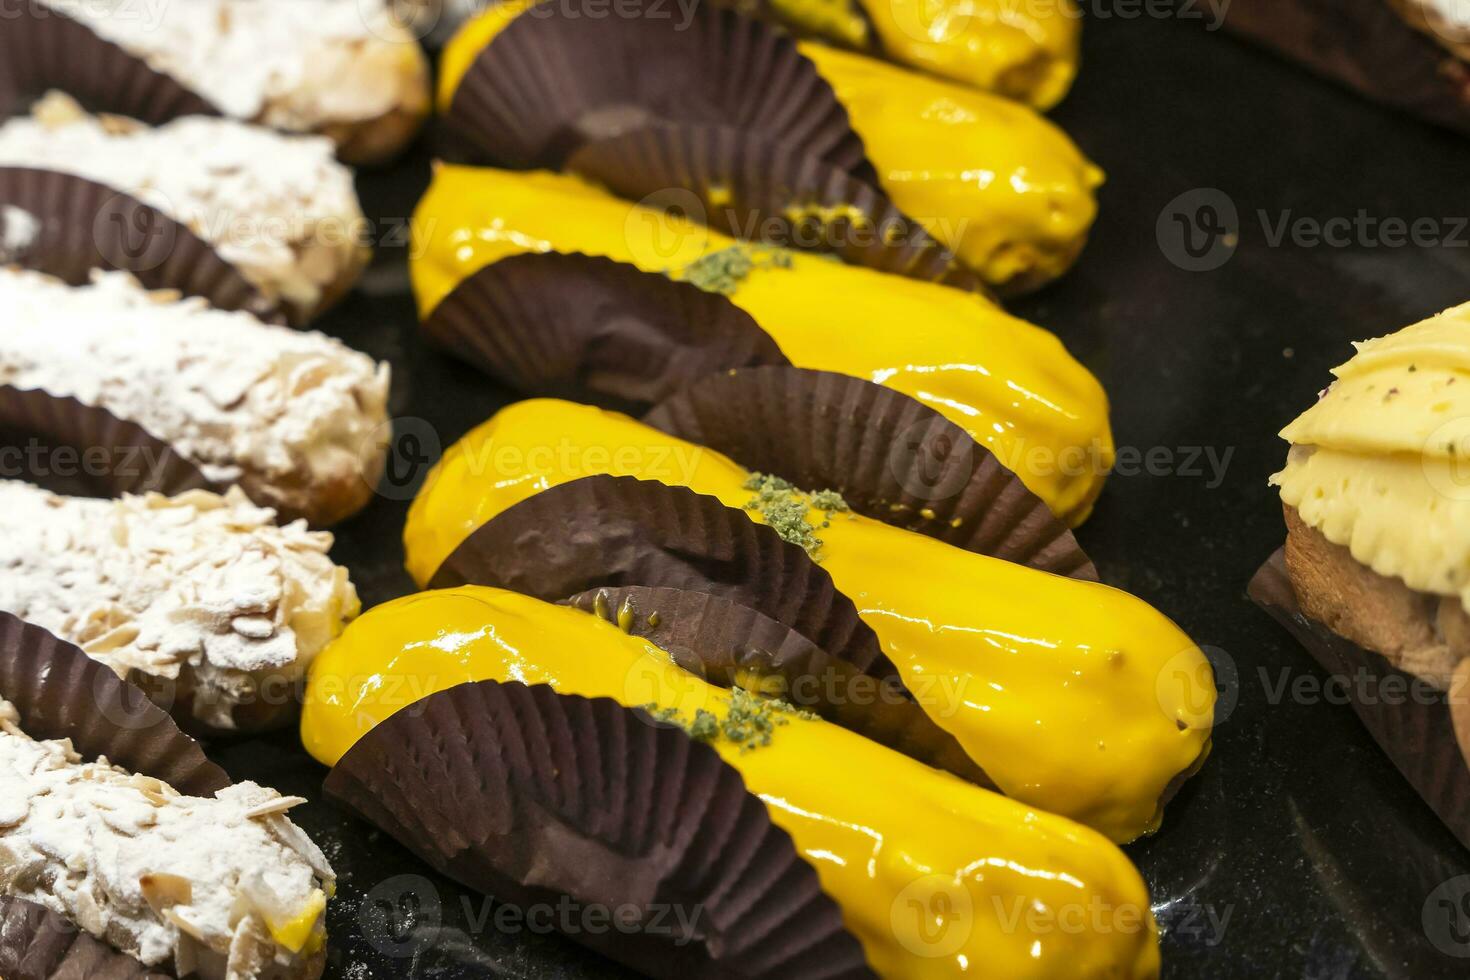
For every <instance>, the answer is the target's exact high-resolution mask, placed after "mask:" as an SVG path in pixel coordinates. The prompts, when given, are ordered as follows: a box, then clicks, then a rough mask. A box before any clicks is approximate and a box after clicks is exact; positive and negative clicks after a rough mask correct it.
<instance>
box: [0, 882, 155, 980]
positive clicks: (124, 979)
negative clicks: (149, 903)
mask: <svg viewBox="0 0 1470 980" xmlns="http://www.w3.org/2000/svg"><path fill="white" fill-rule="evenodd" d="M167 976H168V974H166V973H155V972H154V971H152V970H150V969H148V968H147V967H146V966H144V965H143V964H142V963H140V962H138V961H137V960H135V959H133V958H132V957H131V956H128V955H126V954H125V953H120V952H118V951H117V950H115V949H113V948H112V947H111V946H108V945H107V944H106V943H104V942H101V941H99V940H97V939H94V938H93V937H92V936H91V935H90V934H88V933H86V932H83V931H82V930H80V929H78V928H77V927H76V926H74V925H72V924H71V923H70V922H69V921H67V920H66V919H65V918H64V917H63V916H60V915H57V914H56V913H55V912H52V911H51V910H50V909H47V908H45V907H44V906H41V905H37V904H35V903H34V902H26V901H23V900H21V899H18V898H10V897H8V896H5V895H0V977H4V978H5V980H165V978H166V977H167Z"/></svg>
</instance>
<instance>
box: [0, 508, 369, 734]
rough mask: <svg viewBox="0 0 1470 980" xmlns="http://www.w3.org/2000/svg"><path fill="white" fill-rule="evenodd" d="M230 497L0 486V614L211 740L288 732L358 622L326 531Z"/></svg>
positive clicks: (351, 594) (354, 594)
mask: <svg viewBox="0 0 1470 980" xmlns="http://www.w3.org/2000/svg"><path fill="white" fill-rule="evenodd" d="M274 518H275V515H274V513H273V512H271V511H270V510H267V509H265V508H261V507H256V506H254V505H253V504H251V503H250V502H249V501H248V500H246V499H245V495H244V493H242V492H241V491H240V490H239V489H238V488H231V489H230V490H229V492H227V493H226V494H224V495H223V496H221V495H218V494H213V493H209V492H207V491H203V490H195V491H190V492H188V493H184V494H180V495H178V496H176V497H166V496H163V495H162V494H156V493H150V494H147V495H143V496H133V495H126V496H123V497H122V498H120V499H118V500H98V499H89V498H82V497H63V496H58V495H56V494H53V493H49V492H47V491H46V490H42V489H40V488H38V487H35V486H32V485H30V484H27V483H18V482H14V481H0V610H4V611H6V612H10V613H13V614H15V615H16V616H19V617H20V618H22V619H24V620H26V621H28V622H31V623H35V624H36V625H38V626H43V627H45V628H46V629H48V630H50V631H51V632H52V633H54V634H56V635H57V636H59V637H61V638H62V639H65V640H67V641H69V642H71V643H74V644H76V645H77V646H78V647H80V648H81V649H82V651H83V652H85V653H87V654H88V655H89V656H91V657H92V658H93V659H95V660H98V661H100V662H101V663H103V664H106V665H107V666H108V667H110V668H112V670H113V671H115V672H116V673H117V674H118V676H120V677H123V678H125V679H127V680H130V681H132V682H133V683H134V684H137V685H138V686H139V687H141V688H142V689H143V690H144V691H146V692H148V694H149V695H150V697H152V698H153V699H154V701H155V702H157V703H159V704H160V705H161V706H162V707H164V708H166V709H169V710H171V711H172V713H173V714H174V716H175V718H177V719H178V720H179V721H180V723H181V724H183V725H184V726H185V727H186V728H192V729H195V730H199V731H202V732H206V733H227V732H235V731H247V732H248V731H260V730H264V729H270V728H278V727H282V726H284V725H287V724H290V723H291V722H292V721H293V720H294V719H295V717H296V714H297V706H298V703H299V694H300V687H301V684H302V683H304V680H305V676H306V671H307V668H308V667H309V666H310V665H311V662H312V660H313V659H314V658H315V657H316V655H317V653H318V652H320V651H321V650H322V648H324V647H325V646H326V645H327V644H328V643H329V642H330V641H331V640H332V639H333V638H335V637H336V636H337V635H338V634H339V633H340V632H341V631H342V629H343V627H344V626H346V624H347V623H348V622H349V621H350V620H352V619H353V618H354V617H356V615H357V613H358V611H359V609H360V603H359V602H358V598H357V591H356V589H354V588H353V586H352V583H351V581H349V579H348V575H347V569H345V568H342V567H340V566H338V565H334V564H333V563H332V561H331V559H330V558H329V557H328V551H329V550H330V548H331V546H332V536H331V535H330V534H329V533H327V532H323V531H309V530H307V529H306V527H305V526H304V525H303V524H301V523H300V522H296V523H292V524H287V525H285V526H278V525H277V524H276V523H275V520H274Z"/></svg>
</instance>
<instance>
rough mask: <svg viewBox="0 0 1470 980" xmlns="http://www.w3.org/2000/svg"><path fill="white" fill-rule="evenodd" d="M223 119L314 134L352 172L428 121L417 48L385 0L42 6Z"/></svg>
mask: <svg viewBox="0 0 1470 980" xmlns="http://www.w3.org/2000/svg"><path fill="white" fill-rule="evenodd" d="M41 2H42V3H44V4H45V5H46V6H48V7H50V8H52V9H54V10H59V11H61V12H62V13H64V14H66V15H67V16H69V17H72V18H74V19H76V20H78V21H80V22H82V23H83V24H85V25H86V26H88V27H89V28H91V29H92V30H93V31H94V32H96V33H97V34H98V35H99V36H100V37H102V38H103V39H105V40H108V41H111V42H112V43H114V44H116V45H118V46H119V47H121V48H123V49H124V50H126V51H128V52H129V53H131V54H133V55H135V56H137V57H139V58H141V59H142V60H143V61H145V62H146V63H147V64H148V65H149V67H151V68H153V69H154V70H156V71H159V72H162V73H164V74H166V75H170V76H172V77H173V78H174V79H175V80H177V81H178V82H180V83H181V84H182V85H184V87H186V88H188V89H190V90H192V91H194V92H196V93H198V94H199V95H200V96H202V97H203V98H204V99H205V100H206V101H208V102H209V103H210V104H212V105H214V106H215V107H217V108H218V109H219V110H220V111H221V112H222V113H223V114H224V115H227V116H232V117H234V118H236V119H244V120H249V121H251V122H258V123H261V124H262V125H265V126H271V127H274V128H276V129H283V130H287V131H289V132H296V133H320V134H322V135H324V136H328V137H330V138H331V139H332V140H333V142H335V143H336V144H337V146H338V149H339V152H340V153H341V155H342V157H343V159H345V160H348V161H349V162H363V163H367V162H375V161H380V160H383V159H386V158H387V157H390V156H392V155H393V154H395V153H397V152H398V151H399V150H401V149H402V148H403V147H404V146H405V145H407V144H408V142H409V141H410V140H411V139H412V138H413V136H414V134H415V133H416V132H417V131H418V128H419V126H420V124H421V123H422V122H423V120H424V117H425V116H427V114H428V110H429V69H428V63H427V60H426V59H425V57H424V54H423V51H422V49H420V47H419V45H418V42H417V40H416V39H415V38H414V37H413V35H412V34H411V33H410V32H409V31H408V30H407V29H406V28H405V27H403V26H402V25H400V24H399V23H397V22H396V21H395V19H394V17H393V15H392V13H391V12H390V10H389V9H388V5H387V4H386V3H385V2H383V0H291V2H290V3H280V2H277V0H187V2H183V3H167V4H162V5H158V4H151V5H146V4H138V3H137V2H135V0H41Z"/></svg>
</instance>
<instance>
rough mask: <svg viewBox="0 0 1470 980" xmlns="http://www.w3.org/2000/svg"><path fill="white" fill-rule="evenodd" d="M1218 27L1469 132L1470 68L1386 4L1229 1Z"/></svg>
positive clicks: (1365, 0)
mask: <svg viewBox="0 0 1470 980" xmlns="http://www.w3.org/2000/svg"><path fill="white" fill-rule="evenodd" d="M1224 23H1225V27H1226V28H1227V29H1228V30H1231V31H1233V32H1235V33H1236V34H1239V35H1240V36H1242V37H1246V38H1249V39H1251V40H1253V41H1255V42H1257V43H1259V44H1261V45H1263V46H1265V47H1267V48H1270V49H1271V50H1273V51H1275V52H1277V53H1278V54H1281V55H1284V56H1286V57H1288V58H1291V59H1292V60H1295V61H1299V62H1301V63H1302V64H1304V65H1306V66H1307V67H1308V68H1310V69H1312V70H1313V71H1315V72H1317V73H1318V74H1320V75H1324V76H1326V77H1327V78H1331V79H1333V80H1334V81H1337V82H1340V83H1342V84H1344V85H1346V86H1348V87H1350V88H1353V89H1356V90H1357V91H1358V92H1360V93H1362V94H1363V95H1366V96H1367V97H1368V98H1370V99H1372V100H1373V101H1375V102H1379V103H1382V104H1384V105H1387V106H1390V107H1392V108H1395V109H1400V110H1404V111H1407V112H1410V113H1413V114H1414V115H1417V116H1419V117H1421V118H1423V119H1427V120H1429V121H1431V122H1434V123H1438V124H1439V125H1441V126H1447V127H1449V128H1451V129H1455V130H1458V131H1460V132H1462V133H1467V134H1470V63H1467V62H1466V61H1464V60H1462V59H1460V58H1457V57H1456V56H1455V55H1454V54H1453V53H1451V52H1450V51H1448V50H1446V49H1445V48H1443V47H1441V46H1440V45H1439V44H1437V43H1436V42H1435V40H1434V39H1433V38H1432V37H1431V36H1429V35H1427V34H1425V33H1421V32H1420V31H1418V30H1415V28H1414V27H1413V26H1411V25H1410V23H1409V22H1407V21H1406V20H1405V19H1404V18H1403V17H1402V16H1400V14H1398V13H1397V12H1395V11H1394V9H1393V7H1392V6H1391V5H1390V4H1389V3H1388V2H1386V0H1234V2H1233V3H1232V4H1231V6H1230V12H1229V16H1227V17H1226V18H1225V22H1224Z"/></svg>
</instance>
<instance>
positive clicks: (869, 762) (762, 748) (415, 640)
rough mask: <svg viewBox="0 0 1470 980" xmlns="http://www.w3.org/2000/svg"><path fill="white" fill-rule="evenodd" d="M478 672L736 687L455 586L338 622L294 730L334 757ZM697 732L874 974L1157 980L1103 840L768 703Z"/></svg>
mask: <svg viewBox="0 0 1470 980" xmlns="http://www.w3.org/2000/svg"><path fill="white" fill-rule="evenodd" d="M481 680H498V681H502V682H504V681H520V682H523V683H526V684H549V685H551V686H553V687H554V688H555V689H556V690H557V691H559V692H561V693H564V694H579V695H582V696H585V697H609V698H613V699H614V700H617V701H619V702H621V703H622V704H624V705H626V706H629V707H644V708H648V709H649V710H656V709H661V710H664V711H671V712H674V713H675V714H676V715H678V716H679V717H681V718H685V719H693V718H696V717H699V716H700V713H701V712H708V713H709V715H710V716H712V718H709V719H708V720H711V721H713V722H714V723H715V724H716V725H720V724H721V723H722V722H723V721H724V720H725V719H726V717H727V716H728V714H729V712H730V711H731V706H732V703H733V702H734V701H735V700H736V698H737V695H736V694H732V693H731V692H729V691H722V690H720V689H718V688H714V687H712V686H710V685H708V684H706V683H705V682H704V681H702V680H700V679H699V678H697V677H695V676H694V675H692V674H690V673H687V672H686V671H684V670H682V669H681V668H679V667H677V666H675V665H674V664H673V663H672V661H671V660H670V659H669V657H668V655H667V654H666V653H664V652H663V651H661V650H659V649H658V648H657V647H654V646H652V645H650V644H649V643H647V642H646V641H644V640H641V639H638V638H635V637H632V636H629V635H627V634H624V633H623V632H621V631H620V630H619V629H618V628H617V627H616V626H613V625H612V624H610V623H607V622H604V621H602V620H600V619H598V618H597V617H595V616H591V615H588V614H586V613H583V612H578V611H576V610H573V609H569V608H565V607H558V606H553V605H550V604H547V603H544V602H541V601H539V600H536V599H531V598H528V597H526V596H522V595H518V594H515V593H510V592H505V591H501V590H498V589H486V588H477V587H469V588H462V589H454V590H446V591H441V592H429V593H423V594H420V595H417V596H410V597H407V598H404V599H399V600H397V601H394V602H391V603H388V604H386V605H383V606H380V607H378V608H376V609H374V610H372V611H371V612H369V613H368V614H367V615H366V616H364V617H362V619H360V620H358V622H357V623H356V624H354V625H353V626H351V627H349V628H348V630H347V631H346V632H345V633H344V634H343V635H342V636H341V637H340V638H339V639H338V640H337V641H336V642H335V643H334V644H333V645H332V646H331V647H330V648H328V650H327V651H326V652H325V654H324V655H323V657H322V658H321V659H320V660H318V661H317V663H316V664H315V665H314V667H313V669H312V675H311V682H310V685H309V687H308V692H307V704H306V709H305V714H304V716H303V721H302V738H303V741H304V742H305V744H306V747H307V749H308V751H310V752H311V754H312V755H314V756H315V757H316V758H317V759H319V760H320V761H322V762H323V763H326V764H328V765H335V764H336V762H337V761H338V760H339V759H341V757H342V756H343V755H344V754H345V753H346V752H347V751H348V749H350V748H351V747H352V746H353V745H354V744H355V743H356V742H357V741H358V740H359V739H360V738H362V737H363V736H364V735H365V734H367V732H369V731H370V730H371V729H372V728H373V727H374V726H375V725H377V724H379V723H380V722H382V721H384V720H386V719H387V718H388V717H389V716H391V715H392V714H394V713H395V712H396V711H398V710H399V709H402V708H405V707H408V706H409V705H411V704H413V703H414V702H416V701H418V700H420V699H422V698H424V697H427V696H428V695H430V694H433V693H435V692H437V691H441V690H445V689H448V688H450V687H453V686H455V685H457V684H462V683H469V682H473V681H481ZM769 710H772V711H779V710H780V709H779V708H771V709H769ZM709 744H710V745H711V746H712V747H713V748H714V749H715V750H716V751H718V752H719V753H720V755H721V757H722V758H723V759H724V760H725V761H726V762H727V763H729V764H730V765H731V766H733V767H734V768H735V769H737V770H738V771H739V772H740V774H741V776H742V777H743V778H744V780H745V785H746V787H747V788H748V789H749V790H750V791H751V792H752V793H754V794H756V795H757V796H758V797H759V798H760V799H761V800H762V801H763V802H764V803H765V805H766V808H767V810H768V812H769V813H770V816H771V819H772V821H773V822H774V823H775V824H776V825H777V826H778V827H780V828H781V829H782V830H784V831H786V832H787V833H788V834H789V835H790V836H791V839H792V841H793V843H794V844H795V845H796V850H797V852H798V853H799V854H800V855H802V857H803V858H804V859H805V860H807V861H808V862H809V863H811V864H812V865H813V866H814V867H815V868H816V870H817V874H818V877H819V878H820V881H821V884H822V887H823V890H824V891H825V892H826V893H827V894H828V895H829V896H830V897H831V898H832V899H833V900H834V901H835V902H836V903H837V904H838V906H839V907H840V909H841V911H842V916H843V922H844V924H845V926H846V927H847V929H848V930H849V931H850V932H851V933H853V935H854V936H855V937H856V938H857V939H858V940H859V942H860V943H861V944H862V946H863V950H864V952H865V953H866V955H867V959H868V962H869V964H870V965H871V966H872V967H873V969H874V971H875V972H876V973H878V974H879V975H880V976H884V977H900V976H901V977H913V978H943V977H961V976H968V975H971V973H972V971H973V970H974V969H976V968H977V966H980V965H983V970H984V971H985V972H986V973H987V974H988V975H994V976H1004V977H1008V978H1028V977H1029V978H1041V977H1098V978H1101V977H1118V978H1143V977H1153V976H1157V973H1158V969H1159V953H1158V946H1157V929H1156V926H1155V924H1154V920H1153V917H1152V915H1151V913H1150V911H1149V905H1148V894H1147V891H1146V889H1145V886H1144V884H1143V881H1142V880H1141V878H1140V877H1139V875H1138V872H1137V871H1136V870H1135V869H1134V868H1133V867H1132V865H1131V864H1130V863H1129V862H1128V859H1127V858H1126V857H1125V856H1124V855H1123V853H1122V852H1121V851H1119V850H1118V849H1117V848H1116V847H1114V846H1113V845H1112V844H1111V843H1109V842H1108V841H1107V840H1105V839H1104V838H1103V837H1102V836H1101V835H1099V834H1097V833H1095V832H1093V831H1090V830H1088V829H1086V828H1085V827H1081V826H1079V825H1077V824H1075V823H1072V822H1071V821H1068V820H1065V819H1062V818H1060V817H1056V816H1052V815H1050V814H1045V813H1040V812H1037V811H1034V810H1030V809H1028V808H1027V807H1025V806H1024V805H1022V804H1020V803H1017V802H1015V801H1014V800H1009V799H1006V798H1005V797H1002V796H999V795H997V794H995V793H991V792H988V791H986V790H983V789H980V788H979V787H976V786H973V785H970V784H969V783H966V782H964V781H962V780H960V779H957V778H955V777H953V776H950V775H948V774H945V773H942V772H939V771H938V770H935V769H931V768H929V767H927V766H925V765H922V764H921V763H918V762H915V761H913V760H911V759H909V758H907V757H905V756H902V755H899V754H898V753H895V752H893V751H891V750H889V749H886V748H883V747H881V746H879V745H877V744H875V743H872V742H869V741H867V740H865V739H863V738H861V737H860V736H857V735H854V734H852V733H850V732H848V731H846V730H845V729H842V728H839V727H837V726H835V725H831V724H828V723H827V722H824V721H820V720H817V719H814V718H811V717H809V716H806V715H804V714H793V713H786V712H781V717H780V719H779V721H778V723H776V724H775V725H774V726H773V728H772V731H771V737H770V740H769V743H768V744H764V743H762V742H760V741H739V740H736V739H732V738H729V737H725V736H723V735H722V736H721V737H717V738H715V739H714V740H713V741H711V742H710V743H709ZM915 909H924V910H928V912H929V913H930V914H931V915H932V918H931V917H930V916H926V917H925V919H924V920H923V921H922V922H921V921H919V920H918V919H917V918H916V915H915V912H914V910H915ZM1018 915H1019V917H1017V916H1018Z"/></svg>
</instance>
